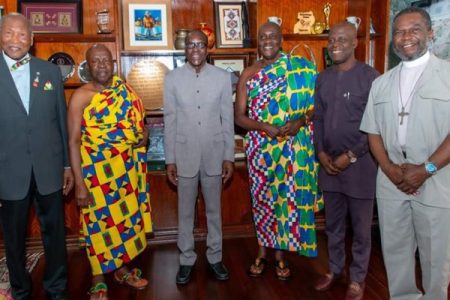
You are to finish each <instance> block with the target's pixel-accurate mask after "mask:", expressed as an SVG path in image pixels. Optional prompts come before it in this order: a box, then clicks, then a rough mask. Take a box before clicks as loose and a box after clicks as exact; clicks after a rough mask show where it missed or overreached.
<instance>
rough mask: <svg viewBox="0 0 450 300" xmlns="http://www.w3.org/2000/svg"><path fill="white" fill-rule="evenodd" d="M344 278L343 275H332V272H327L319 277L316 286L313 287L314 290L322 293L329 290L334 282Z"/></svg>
mask: <svg viewBox="0 0 450 300" xmlns="http://www.w3.org/2000/svg"><path fill="white" fill-rule="evenodd" d="M343 278H345V273H344V272H342V273H341V274H334V273H333V272H328V273H326V274H325V275H323V276H321V277H320V278H319V279H318V280H317V282H316V284H315V285H314V289H315V290H316V291H319V292H324V291H327V290H329V289H330V288H331V287H332V286H333V285H334V284H335V282H336V281H338V280H340V279H343Z"/></svg>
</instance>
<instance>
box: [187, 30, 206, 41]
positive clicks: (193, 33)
mask: <svg viewBox="0 0 450 300" xmlns="http://www.w3.org/2000/svg"><path fill="white" fill-rule="evenodd" d="M193 36H196V37H198V38H200V39H201V40H202V42H204V43H205V44H206V45H208V37H207V36H206V34H204V33H203V31H201V30H199V29H194V30H191V31H189V33H188V34H187V35H186V38H185V43H186V44H188V43H190V41H191V39H192V37H193Z"/></svg>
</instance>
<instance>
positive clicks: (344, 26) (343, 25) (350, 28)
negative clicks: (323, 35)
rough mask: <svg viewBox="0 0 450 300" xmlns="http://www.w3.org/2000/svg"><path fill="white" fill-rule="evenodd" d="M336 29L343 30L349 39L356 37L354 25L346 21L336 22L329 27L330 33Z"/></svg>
mask: <svg viewBox="0 0 450 300" xmlns="http://www.w3.org/2000/svg"><path fill="white" fill-rule="evenodd" d="M338 30H342V31H345V32H346V33H347V35H348V37H349V38H350V39H356V37H357V31H356V27H355V25H353V24H352V23H349V22H347V21H343V22H339V23H336V24H335V25H334V26H333V27H331V30H330V34H332V33H333V32H334V31H338Z"/></svg>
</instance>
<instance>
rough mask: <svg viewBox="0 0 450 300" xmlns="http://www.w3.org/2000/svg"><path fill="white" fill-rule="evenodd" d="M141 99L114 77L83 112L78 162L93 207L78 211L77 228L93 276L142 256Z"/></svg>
mask: <svg viewBox="0 0 450 300" xmlns="http://www.w3.org/2000/svg"><path fill="white" fill-rule="evenodd" d="M143 129H144V108H143V105H142V102H141V100H140V99H139V98H138V97H137V96H135V94H134V93H132V92H131V90H130V88H129V87H128V86H127V85H126V84H125V83H123V82H122V80H121V79H120V78H118V77H114V78H113V82H112V85H111V87H110V88H108V89H105V90H103V91H102V92H100V93H98V94H95V95H94V97H93V98H92V100H91V102H90V104H89V105H88V106H87V107H86V108H85V109H84V112H83V119H82V124H81V149H80V150H81V159H82V164H81V166H82V173H83V174H82V175H83V178H84V182H85V184H86V186H87V188H88V190H89V192H90V193H91V195H92V197H93V199H94V203H93V204H92V205H90V206H89V207H87V208H83V209H82V210H81V228H82V233H83V238H84V242H85V244H86V250H87V254H88V258H89V262H90V264H91V268H92V273H93V275H98V274H103V273H108V272H111V271H113V270H115V269H117V268H120V267H121V266H122V265H123V264H124V263H127V262H129V261H131V260H132V259H133V258H134V257H136V256H137V255H138V254H139V253H141V252H142V251H143V250H144V249H145V247H146V245H147V242H146V237H145V233H146V232H151V230H152V224H151V217H150V195H149V189H150V187H149V185H148V183H147V180H146V176H147V175H146V174H147V164H146V151H145V147H141V148H133V145H135V144H136V143H138V141H139V140H141V139H142V138H143Z"/></svg>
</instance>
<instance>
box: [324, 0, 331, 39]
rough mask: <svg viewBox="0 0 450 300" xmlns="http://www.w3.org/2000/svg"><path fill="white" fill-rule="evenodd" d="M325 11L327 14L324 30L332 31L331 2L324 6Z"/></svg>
mask: <svg viewBox="0 0 450 300" xmlns="http://www.w3.org/2000/svg"><path fill="white" fill-rule="evenodd" d="M323 13H324V14H325V31H324V32H329V31H330V14H331V4H330V2H327V3H326V4H325V5H324V6H323Z"/></svg>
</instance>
